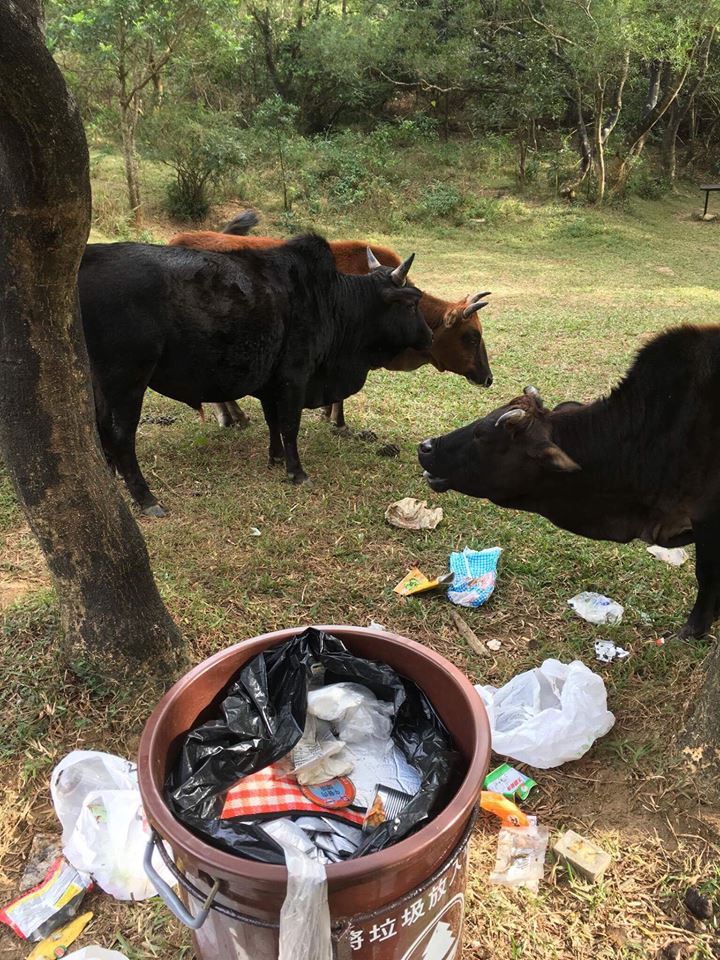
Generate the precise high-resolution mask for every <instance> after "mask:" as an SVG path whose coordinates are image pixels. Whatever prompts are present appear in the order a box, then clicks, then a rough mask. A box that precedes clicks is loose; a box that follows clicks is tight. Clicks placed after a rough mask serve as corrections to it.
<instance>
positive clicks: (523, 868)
mask: <svg viewBox="0 0 720 960" xmlns="http://www.w3.org/2000/svg"><path fill="white" fill-rule="evenodd" d="M528 820H529V821H530V822H529V824H528V826H527V827H503V828H502V829H501V830H500V833H499V834H498V846H497V859H496V861H495V869H494V870H493V872H492V873H491V874H490V883H497V884H501V885H503V886H507V887H525V888H526V889H528V890H532V891H533V892H534V893H537V891H538V888H539V886H540V881H541V880H542V878H543V875H544V872H545V853H546V851H547V845H548V837H549V831H548V828H547V827H539V826H538V825H537V820H536V818H535V817H528Z"/></svg>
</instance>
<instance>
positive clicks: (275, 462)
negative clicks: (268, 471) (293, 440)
mask: <svg viewBox="0 0 720 960" xmlns="http://www.w3.org/2000/svg"><path fill="white" fill-rule="evenodd" d="M280 464H283V465H284V464H285V457H284V456H279V457H274V456H273V455H272V454H270V456H269V457H268V467H277V466H279V465H280Z"/></svg>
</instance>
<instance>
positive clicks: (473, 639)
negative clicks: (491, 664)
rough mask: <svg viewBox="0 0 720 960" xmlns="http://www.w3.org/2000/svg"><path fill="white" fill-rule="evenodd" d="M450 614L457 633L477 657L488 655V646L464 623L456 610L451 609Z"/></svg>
mask: <svg viewBox="0 0 720 960" xmlns="http://www.w3.org/2000/svg"><path fill="white" fill-rule="evenodd" d="M450 616H451V617H452V619H453V623H454V624H455V626H456V627H457V630H458V633H459V634H460V636H461V637H463V638H464V639H465V641H466V642H467V644H468V646H469V647H470V649H471V650H473V651H474V652H475V653H477V655H478V656H479V657H489V656H490V651H489V650H488V648H487V647H486V646H485V644H484V643H483V642H482V640H481V639H480V638H479V637H478V635H477V634H476V633H475V631H474V630H471V629H470V627H469V626H468V625H467V624H466V623H465V621H464V620H463V618H462V617H461V616H460V614H459V613H458V612H457V610H452V611H451V613H450Z"/></svg>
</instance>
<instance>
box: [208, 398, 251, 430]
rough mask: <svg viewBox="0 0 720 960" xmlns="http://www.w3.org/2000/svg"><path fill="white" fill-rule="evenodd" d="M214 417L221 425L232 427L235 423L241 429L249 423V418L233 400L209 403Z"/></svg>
mask: <svg viewBox="0 0 720 960" xmlns="http://www.w3.org/2000/svg"><path fill="white" fill-rule="evenodd" d="M210 406H211V407H212V410H213V413H214V414H215V419H216V420H217V422H218V424H219V425H220V426H221V427H234V426H235V424H237V426H238V427H239V429H240V430H242V429H243V428H244V427H246V426H247V425H248V424H249V423H250V418H249V417H248V416H247V414H245V413H243V411H242V410H241V409H240V407H239V406H238V405H237V403H235V401H234V400H228V401H227V402H226V403H211V404H210Z"/></svg>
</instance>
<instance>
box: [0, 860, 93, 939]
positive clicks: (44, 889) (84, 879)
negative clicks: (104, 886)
mask: <svg viewBox="0 0 720 960" xmlns="http://www.w3.org/2000/svg"><path fill="white" fill-rule="evenodd" d="M92 885H93V884H92V878H91V877H90V876H89V875H88V874H87V873H81V872H80V871H79V870H76V869H75V867H73V866H72V865H71V864H69V863H68V862H67V860H65V858H64V857H58V858H57V859H56V860H55V861H54V862H53V863H52V864H51V865H50V868H49V869H48V871H47V873H46V875H45V877H44V878H43V880H42V881H41V882H40V884H39V885H37V886H35V887H32V888H31V889H29V890H26V891H25V892H24V893H21V894H20V896H19V897H16V898H15V899H14V900H12V901H11V902H10V903H8V904H7V906H5V907H3V909H2V910H0V921H2V922H3V923H5V924H7V925H8V926H9V927H10V929H11V930H12V931H13V932H14V933H16V934H17V935H18V936H19V937H22V939H23V940H32V941H33V942H37V941H38V940H43V939H44V938H45V937H47V936H49V934H51V933H52V931H53V930H57V929H58V927H61V926H62V925H63V924H65V923H67V922H68V921H69V920H71V919H72V918H73V917H74V916H75V914H76V913H77V912H78V910H79V908H80V904H81V903H82V900H83V897H84V896H85V893H86V892H87V891H88V890H90V889H92Z"/></svg>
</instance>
